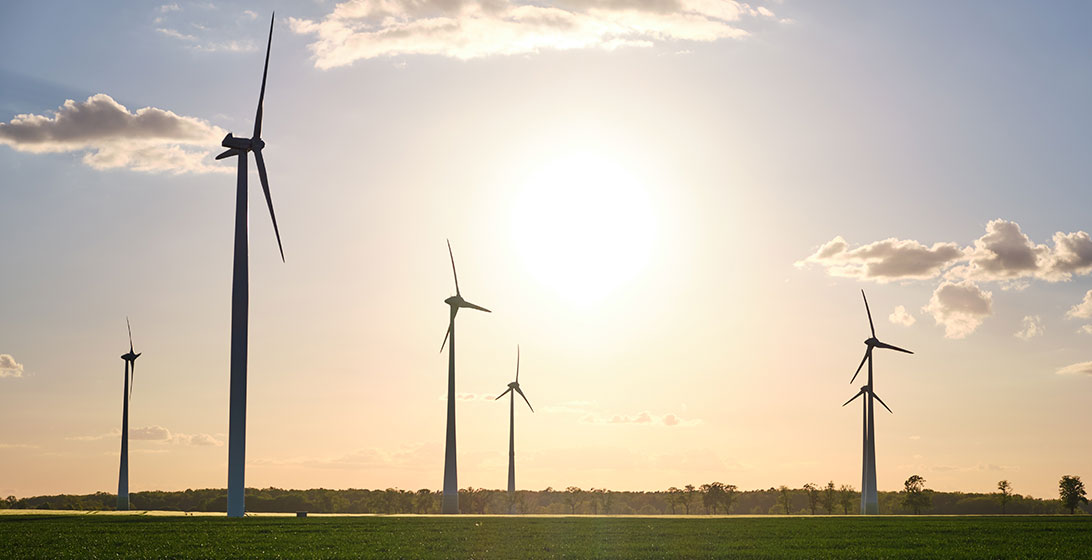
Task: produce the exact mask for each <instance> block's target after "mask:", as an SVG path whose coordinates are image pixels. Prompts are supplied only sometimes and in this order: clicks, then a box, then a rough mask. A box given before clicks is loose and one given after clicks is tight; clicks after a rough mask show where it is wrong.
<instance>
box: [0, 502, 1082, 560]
mask: <svg viewBox="0 0 1092 560" xmlns="http://www.w3.org/2000/svg"><path fill="white" fill-rule="evenodd" d="M0 557H3V558H58V559H61V558H80V559H93V558H258V557H262V558H460V559H461V558H501V559H516V558H649V559H653V558H655V559H663V558H1006V559H1015V558H1092V517H1090V516H1073V517H1066V516H1044V517H1016V516H1012V517H874V518H862V517H746V518H745V517H738V518H702V517H698V518H678V517H671V518H666V517H512V518H510V517H470V516H468V517H454V518H453V517H372V516H362V517H333V516H331V517H310V518H306V519H296V518H294V517H272V516H262V517H248V518H245V519H236V520H229V519H226V518H223V517H213V516H194V517H182V516H155V515H147V516H141V515H110V514H105V513H99V514H95V515H88V514H73V515H58V514H48V515H33V514H28V515H0Z"/></svg>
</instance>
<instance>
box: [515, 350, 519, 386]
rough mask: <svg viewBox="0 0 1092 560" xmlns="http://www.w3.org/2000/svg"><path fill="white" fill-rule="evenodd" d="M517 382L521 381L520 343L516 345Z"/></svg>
mask: <svg viewBox="0 0 1092 560" xmlns="http://www.w3.org/2000/svg"><path fill="white" fill-rule="evenodd" d="M516 383H517V384H518V383H519V344H517V345H516Z"/></svg>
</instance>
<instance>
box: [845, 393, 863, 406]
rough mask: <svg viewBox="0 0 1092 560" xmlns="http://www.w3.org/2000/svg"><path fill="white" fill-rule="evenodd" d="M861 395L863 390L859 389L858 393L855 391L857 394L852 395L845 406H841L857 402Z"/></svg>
mask: <svg viewBox="0 0 1092 560" xmlns="http://www.w3.org/2000/svg"><path fill="white" fill-rule="evenodd" d="M862 394H864V389H861V390H860V391H857V394H856V395H853V398H852V399H849V400H848V401H846V402H845V404H843V405H842V406H845V405H847V404H849V403H851V402H853V401H855V400H857V397H859V396H861V395H862Z"/></svg>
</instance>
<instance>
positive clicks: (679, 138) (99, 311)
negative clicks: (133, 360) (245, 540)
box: [0, 0, 1092, 496]
mask: <svg viewBox="0 0 1092 560" xmlns="http://www.w3.org/2000/svg"><path fill="white" fill-rule="evenodd" d="M274 7H276V9H277V15H276V25H275V32H274V37H273V47H272V59H271V62H270V69H269V86H268V91H267V94H266V105H265V121H264V127H263V136H264V139H265V140H266V142H267V144H268V147H267V148H266V149H265V151H264V153H265V157H266V162H267V165H268V168H269V173H270V182H271V189H272V195H273V201H274V204H275V206H276V209H277V218H278V222H279V226H280V230H281V236H282V239H283V241H284V252H285V256H286V263H282V262H281V261H280V258H279V255H278V253H277V249H276V242H275V240H274V237H273V231H272V227H271V224H270V222H269V218H268V215H267V212H266V210H265V208H264V204H263V203H262V201H261V195H260V188H259V187H258V186H257V185H258V182H257V178H256V175H255V174H254V173H253V166H252V167H251V171H252V178H251V183H250V185H251V190H250V197H251V211H252V215H251V218H252V221H251V228H250V229H251V253H250V266H251V283H250V286H251V294H250V303H251V307H250V370H249V400H248V403H249V404H248V411H249V416H248V441H247V443H248V449H247V458H248V467H247V485H248V486H255V487H266V486H278V487H290V488H307V487H327V488H346V487H357V488H361V487H363V488H386V487H399V488H408V489H417V488H432V489H439V488H440V486H441V481H442V470H443V466H442V465H443V436H444V407H445V405H444V395H445V391H446V369H447V357H446V354H441V353H439V348H440V343H441V341H442V340H443V335H444V330H445V328H446V326H447V325H446V322H447V313H448V311H447V307H446V306H445V305H444V303H443V300H444V298H446V297H448V296H450V295H452V294H453V293H454V286H453V283H452V279H451V271H450V268H449V263H448V260H447V248H446V245H445V243H444V240H445V239H450V240H451V243H452V246H453V247H454V251H455V258H456V261H457V264H458V267H459V273H460V285H461V288H462V291H463V295H464V296H466V298H467V299H468V300H470V301H472V302H474V303H477V304H480V305H484V306H486V307H489V308H491V309H492V310H493V311H494V312H493V313H492V314H489V315H487V314H482V313H475V312H469V311H467V312H464V313H462V314H460V320H459V327H460V330H459V354H458V375H457V379H458V385H457V392H458V394H459V399H460V400H459V403H458V437H459V475H460V476H459V483H460V486H462V487H466V486H475V487H488V488H500V487H503V485H504V483H505V477H506V473H507V470H506V462H507V435H508V434H507V431H508V422H507V420H508V418H507V416H508V415H507V412H508V411H507V403H504V402H503V401H501V402H494V401H493V397H494V396H496V395H498V394H500V393H501V392H502V391H503V390H504V389H505V388H506V384H507V383H508V382H509V381H511V378H512V376H513V373H514V366H515V354H516V345H517V344H519V345H520V347H521V348H522V367H521V378H520V382H521V385H522V388H523V389H524V391H525V392H526V393H527V396H528V397H529V398H530V401H531V403H532V404H533V405H534V406H535V410H536V412H535V413H533V414H532V413H531V412H530V411H528V410H526V409H522V410H517V417H516V427H517V434H516V436H517V439H516V455H517V469H516V475H517V484H518V486H519V487H520V488H530V489H541V488H544V487H546V486H554V487H563V486H568V485H577V486H582V487H591V486H595V487H610V488H614V489H664V488H666V487H668V486H672V485H675V486H681V485H683V484H687V483H694V484H701V483H703V482H711V481H714V480H719V481H722V482H726V483H732V484H736V485H738V486H739V487H741V488H748V489H749V488H767V487H770V486H776V485H781V484H786V485H789V486H795V487H799V486H800V485H802V484H804V483H806V482H817V483H823V482H826V481H827V480H834V481H835V483H838V484H841V483H848V484H852V485H854V486H856V487H859V486H860V466H861V456H860V454H861V446H860V437H861V425H860V408H859V406H858V404H857V403H854V404H853V405H850V406H848V407H845V408H842V407H841V404H842V403H843V402H844V401H845V400H846V399H848V398H849V397H851V396H853V395H854V394H855V393H856V392H857V390H858V389H859V386H860V385H861V384H862V383H861V381H860V380H858V381H857V382H856V383H855V384H854V385H852V386H851V385H850V384H849V383H848V382H849V380H850V377H851V375H852V374H853V370H854V368H856V366H857V364H858V362H859V360H860V359H861V355H862V353H863V351H864V348H865V347H864V345H863V344H862V343H861V342H862V341H863V340H864V339H865V338H867V337H868V334H869V333H868V322H867V319H866V316H865V313H864V307H863V305H862V304H861V297H860V290H861V289H862V288H864V289H865V290H867V293H868V295H869V298H870V300H869V301H870V303H871V304H872V310H873V316H874V318H875V320H876V328H877V332H878V334H879V336H880V338H881V339H882V340H885V341H887V342H890V343H893V344H897V345H899V346H902V347H905V348H909V349H911V350H914V351H915V354H914V355H913V356H908V355H904V354H897V353H893V352H879V353H877V355H876V367H877V372H876V392H877V393H878V394H879V395H881V396H882V397H883V399H884V401H885V402H886V403H887V404H888V405H890V406H891V408H892V409H894V411H895V414H893V415H890V414H887V413H886V412H885V411H881V412H880V413H879V414H878V416H877V456H878V460H877V466H878V472H879V488H880V489H881V490H895V489H898V488H901V486H902V481H904V480H905V479H906V478H907V477H909V476H910V475H912V474H920V475H922V476H924V477H925V478H926V480H927V484H928V486H930V487H932V488H935V489H938V490H964V491H991V490H993V489H994V488H995V486H996V482H997V481H998V480H1000V479H1002V478H1005V479H1008V480H1010V481H1012V483H1013V485H1014V487H1015V489H1016V491H1017V492H1019V493H1025V494H1028V493H1030V494H1033V495H1035V496H1052V495H1055V494H1056V488H1057V480H1058V479H1059V478H1060V477H1061V475H1063V474H1076V475H1084V476H1086V477H1088V476H1092V472H1089V471H1088V470H1082V469H1088V468H1089V465H1092V447H1089V446H1088V445H1087V443H1086V442H1087V437H1086V436H1087V434H1086V433H1085V430H1086V428H1087V427H1088V426H1089V425H1092V407H1089V406H1088V402H1089V395H1090V394H1092V276H1090V273H1092V239H1090V237H1089V235H1088V234H1087V233H1085V232H1086V231H1088V230H1090V229H1092V224H1090V223H1089V219H1088V216H1089V210H1088V209H1089V208H1090V207H1092V190H1090V189H1089V186H1090V184H1092V168H1090V166H1089V158H1088V154H1089V147H1090V143H1089V140H1088V131H1089V130H1092V111H1089V109H1088V100H1089V99H1090V98H1092V66H1089V64H1088V61H1089V60H1090V59H1092V36H1090V35H1089V34H1088V32H1087V22H1088V21H1090V17H1092V7H1090V6H1089V5H1088V4H1087V3H1083V2H1074V3H1052V4H1050V5H1046V6H1029V5H1028V4H1026V3H1016V2H956V3H951V2H912V3H909V2H906V3H893V2H889V3H877V2H840V3H829V2H823V3H815V2H796V1H791V0H785V1H784V2H770V3H766V4H762V5H759V4H752V5H746V4H737V3H734V2H725V1H717V0H623V1H609V2H608V1H595V0H566V1H563V2H559V3H557V4H545V3H539V4H523V3H513V2H509V1H507V0H491V1H489V2H476V1H467V0H456V1H442V2H441V1H432V0H424V1H416V2H409V1H405V0H389V1H385V2H378V1H371V0H369V1H365V2H360V3H349V4H338V5H335V4H333V3H331V2H313V3H303V2H296V3H290V2H274V3H262V2H238V3H236V2H221V1H218V0H214V1H213V2H185V1H179V2H177V3H169V4H164V5H157V4H153V3H134V2H116V3H109V2H96V3H86V2H73V3H41V2H33V3H32V2H23V3H11V2H7V3H4V4H3V5H2V6H0V52H4V53H5V56H4V57H3V58H2V60H0V170H2V176H3V179H2V180H0V209H2V212H3V216H4V217H3V227H2V228H0V263H2V267H3V268H2V271H0V272H2V273H0V310H2V314H0V495H8V494H14V495H17V496H26V495H33V494H42V493H58V492H68V493H83V492H93V491H97V490H103V491H113V490H114V489H115V488H116V484H117V469H118V448H119V443H118V439H119V438H118V433H119V428H120V423H121V404H122V384H123V371H124V369H123V366H124V364H123V362H122V360H121V359H119V356H120V355H121V354H122V353H124V352H126V351H127V350H128V347H127V337H126V331H125V318H126V316H128V317H129V318H130V319H131V320H132V324H133V338H134V341H135V344H136V350H137V351H138V352H143V353H144V354H143V356H142V357H141V358H140V360H139V361H138V362H137V366H138V367H137V371H136V375H135V387H134V391H133V401H132V407H131V414H130V422H131V424H130V425H131V434H130V435H131V438H132V439H133V442H132V446H131V453H132V456H131V458H130V480H131V487H132V489H133V490H134V491H140V490H150V489H164V490H168V489H185V488H199V487H224V486H225V485H226V478H227V474H226V472H227V447H226V445H225V442H226V432H227V420H228V352H229V345H228V343H229V330H230V324H229V317H230V313H229V311H230V307H229V302H230V286H231V249H232V228H233V221H232V220H233V211H234V210H233V209H234V201H235V198H234V190H233V189H234V187H235V181H234V176H233V173H234V170H235V160H233V159H229V160H226V161H220V162H216V161H213V160H212V156H213V155H215V154H216V153H218V152H219V151H220V147H219V142H220V139H221V137H222V136H223V135H224V134H225V133H226V132H227V131H232V132H234V133H236V134H238V135H241V136H248V135H249V132H250V130H251V127H252V126H253V125H252V122H253V116H254V108H255V104H256V100H257V93H258V87H259V85H260V79H261V63H262V52H261V51H262V47H263V46H264V45H263V41H264V39H265V34H266V32H267V30H268V18H269V17H270V16H269V12H270V11H271V9H272V8H274Z"/></svg>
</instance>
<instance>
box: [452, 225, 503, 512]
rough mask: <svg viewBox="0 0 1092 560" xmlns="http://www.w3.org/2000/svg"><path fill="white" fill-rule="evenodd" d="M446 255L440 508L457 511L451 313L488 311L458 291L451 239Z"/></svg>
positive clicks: (457, 483)
mask: <svg viewBox="0 0 1092 560" xmlns="http://www.w3.org/2000/svg"><path fill="white" fill-rule="evenodd" d="M447 255H448V256H449V257H451V274H452V275H453V276H455V295H453V296H451V297H449V298H447V299H445V300H444V303H446V304H447V305H448V307H450V309H451V319H450V321H449V322H448V324H447V334H445V335H444V342H443V344H440V351H441V352H443V351H444V345H445V344H447V341H448V339H450V340H451V344H449V345H448V348H447V443H446V448H445V450H444V501H443V506H442V507H441V509H440V512H441V513H459V473H458V466H457V465H456V460H455V315H456V314H458V313H459V309H460V308H462V307H469V308H470V309H477V310H478V311H485V312H486V313H492V312H491V311H489V310H488V309H486V308H484V307H482V306H480V305H474V304H473V303H470V302H469V301H466V300H465V299H463V296H462V292H460V291H459V273H457V272H455V254H454V253H452V252H451V241H448V242H447Z"/></svg>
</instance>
